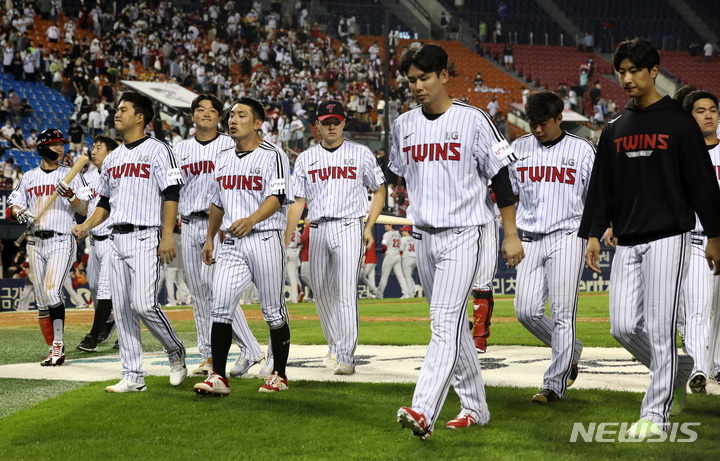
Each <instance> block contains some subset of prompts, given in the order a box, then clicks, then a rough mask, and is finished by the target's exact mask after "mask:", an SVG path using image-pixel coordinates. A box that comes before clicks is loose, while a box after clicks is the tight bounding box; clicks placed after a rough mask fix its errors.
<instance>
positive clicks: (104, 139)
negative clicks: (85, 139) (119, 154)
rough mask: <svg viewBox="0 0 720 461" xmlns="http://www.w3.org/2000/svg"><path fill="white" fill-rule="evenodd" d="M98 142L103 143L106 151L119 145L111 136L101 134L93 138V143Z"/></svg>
mask: <svg viewBox="0 0 720 461" xmlns="http://www.w3.org/2000/svg"><path fill="white" fill-rule="evenodd" d="M98 142H100V143H103V144H105V148H106V149H107V150H108V151H113V150H115V149H117V147H118V146H119V144H118V143H117V141H115V140H114V139H113V138H111V137H110V136H104V135H102V134H99V135H97V136H95V138H94V139H93V144H95V143H98Z"/></svg>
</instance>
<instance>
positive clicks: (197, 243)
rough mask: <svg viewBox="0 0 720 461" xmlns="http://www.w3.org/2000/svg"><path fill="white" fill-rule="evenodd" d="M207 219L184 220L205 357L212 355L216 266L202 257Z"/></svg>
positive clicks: (187, 266)
mask: <svg viewBox="0 0 720 461" xmlns="http://www.w3.org/2000/svg"><path fill="white" fill-rule="evenodd" d="M207 224H208V220H207V219H202V218H190V219H186V220H185V219H184V220H183V229H182V234H181V238H182V247H183V251H182V253H183V266H184V268H185V273H187V276H188V288H189V289H190V294H191V296H192V299H193V316H194V317H195V330H196V331H197V342H198V352H199V353H200V356H201V357H202V359H203V360H207V359H209V358H210V357H211V351H210V330H211V328H212V322H211V320H210V310H211V308H212V280H213V270H214V267H213V266H208V265H207V264H205V263H204V262H203V260H202V249H203V246H204V245H205V239H206V237H207ZM214 243H215V248H214V250H215V251H214V252H213V254H214V255H215V256H217V254H218V248H219V246H220V242H219V238H218V237H217V236H216V237H215V241H214Z"/></svg>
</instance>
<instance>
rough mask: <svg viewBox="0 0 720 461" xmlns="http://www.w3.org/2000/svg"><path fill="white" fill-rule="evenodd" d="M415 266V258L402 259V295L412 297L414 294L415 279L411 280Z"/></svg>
mask: <svg viewBox="0 0 720 461" xmlns="http://www.w3.org/2000/svg"><path fill="white" fill-rule="evenodd" d="M416 266H417V258H406V257H404V256H403V258H402V273H403V275H404V276H405V290H406V291H404V292H403V294H407V295H408V296H412V295H414V294H415V279H413V271H414V270H415V267H416Z"/></svg>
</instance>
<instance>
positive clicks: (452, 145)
mask: <svg viewBox="0 0 720 461" xmlns="http://www.w3.org/2000/svg"><path fill="white" fill-rule="evenodd" d="M461 146H462V145H461V144H460V143H459V142H446V143H443V144H440V143H434V144H417V145H414V146H407V147H403V152H404V153H405V156H406V160H407V163H408V164H409V163H410V159H411V158H412V160H413V161H414V162H426V161H427V162H438V161H440V160H452V161H455V162H458V161H460V147H461Z"/></svg>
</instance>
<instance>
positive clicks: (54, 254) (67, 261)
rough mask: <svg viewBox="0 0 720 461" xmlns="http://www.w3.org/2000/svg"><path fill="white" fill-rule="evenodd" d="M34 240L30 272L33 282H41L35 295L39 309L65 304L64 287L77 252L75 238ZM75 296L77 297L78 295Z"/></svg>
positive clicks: (65, 236) (67, 236) (68, 236)
mask: <svg viewBox="0 0 720 461" xmlns="http://www.w3.org/2000/svg"><path fill="white" fill-rule="evenodd" d="M34 240H35V245H34V246H35V248H34V249H33V250H34V251H33V253H34V254H33V259H31V260H30V270H31V273H32V278H33V280H37V281H39V282H38V286H36V293H35V294H36V296H37V298H38V301H39V302H40V304H38V307H49V306H57V305H58V304H63V296H62V290H63V286H64V284H65V279H66V278H67V275H68V273H69V272H70V268H71V267H72V263H73V258H74V256H75V252H76V250H77V245H76V243H75V238H74V237H72V236H70V235H59V236H55V237H51V238H49V239H45V240H43V239H39V238H35V239H34ZM28 257H30V249H28ZM33 263H34V264H33ZM33 266H35V268H33ZM41 271H42V272H41ZM70 288H72V286H71V287H70ZM75 295H76V296H77V293H76V294H75Z"/></svg>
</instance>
